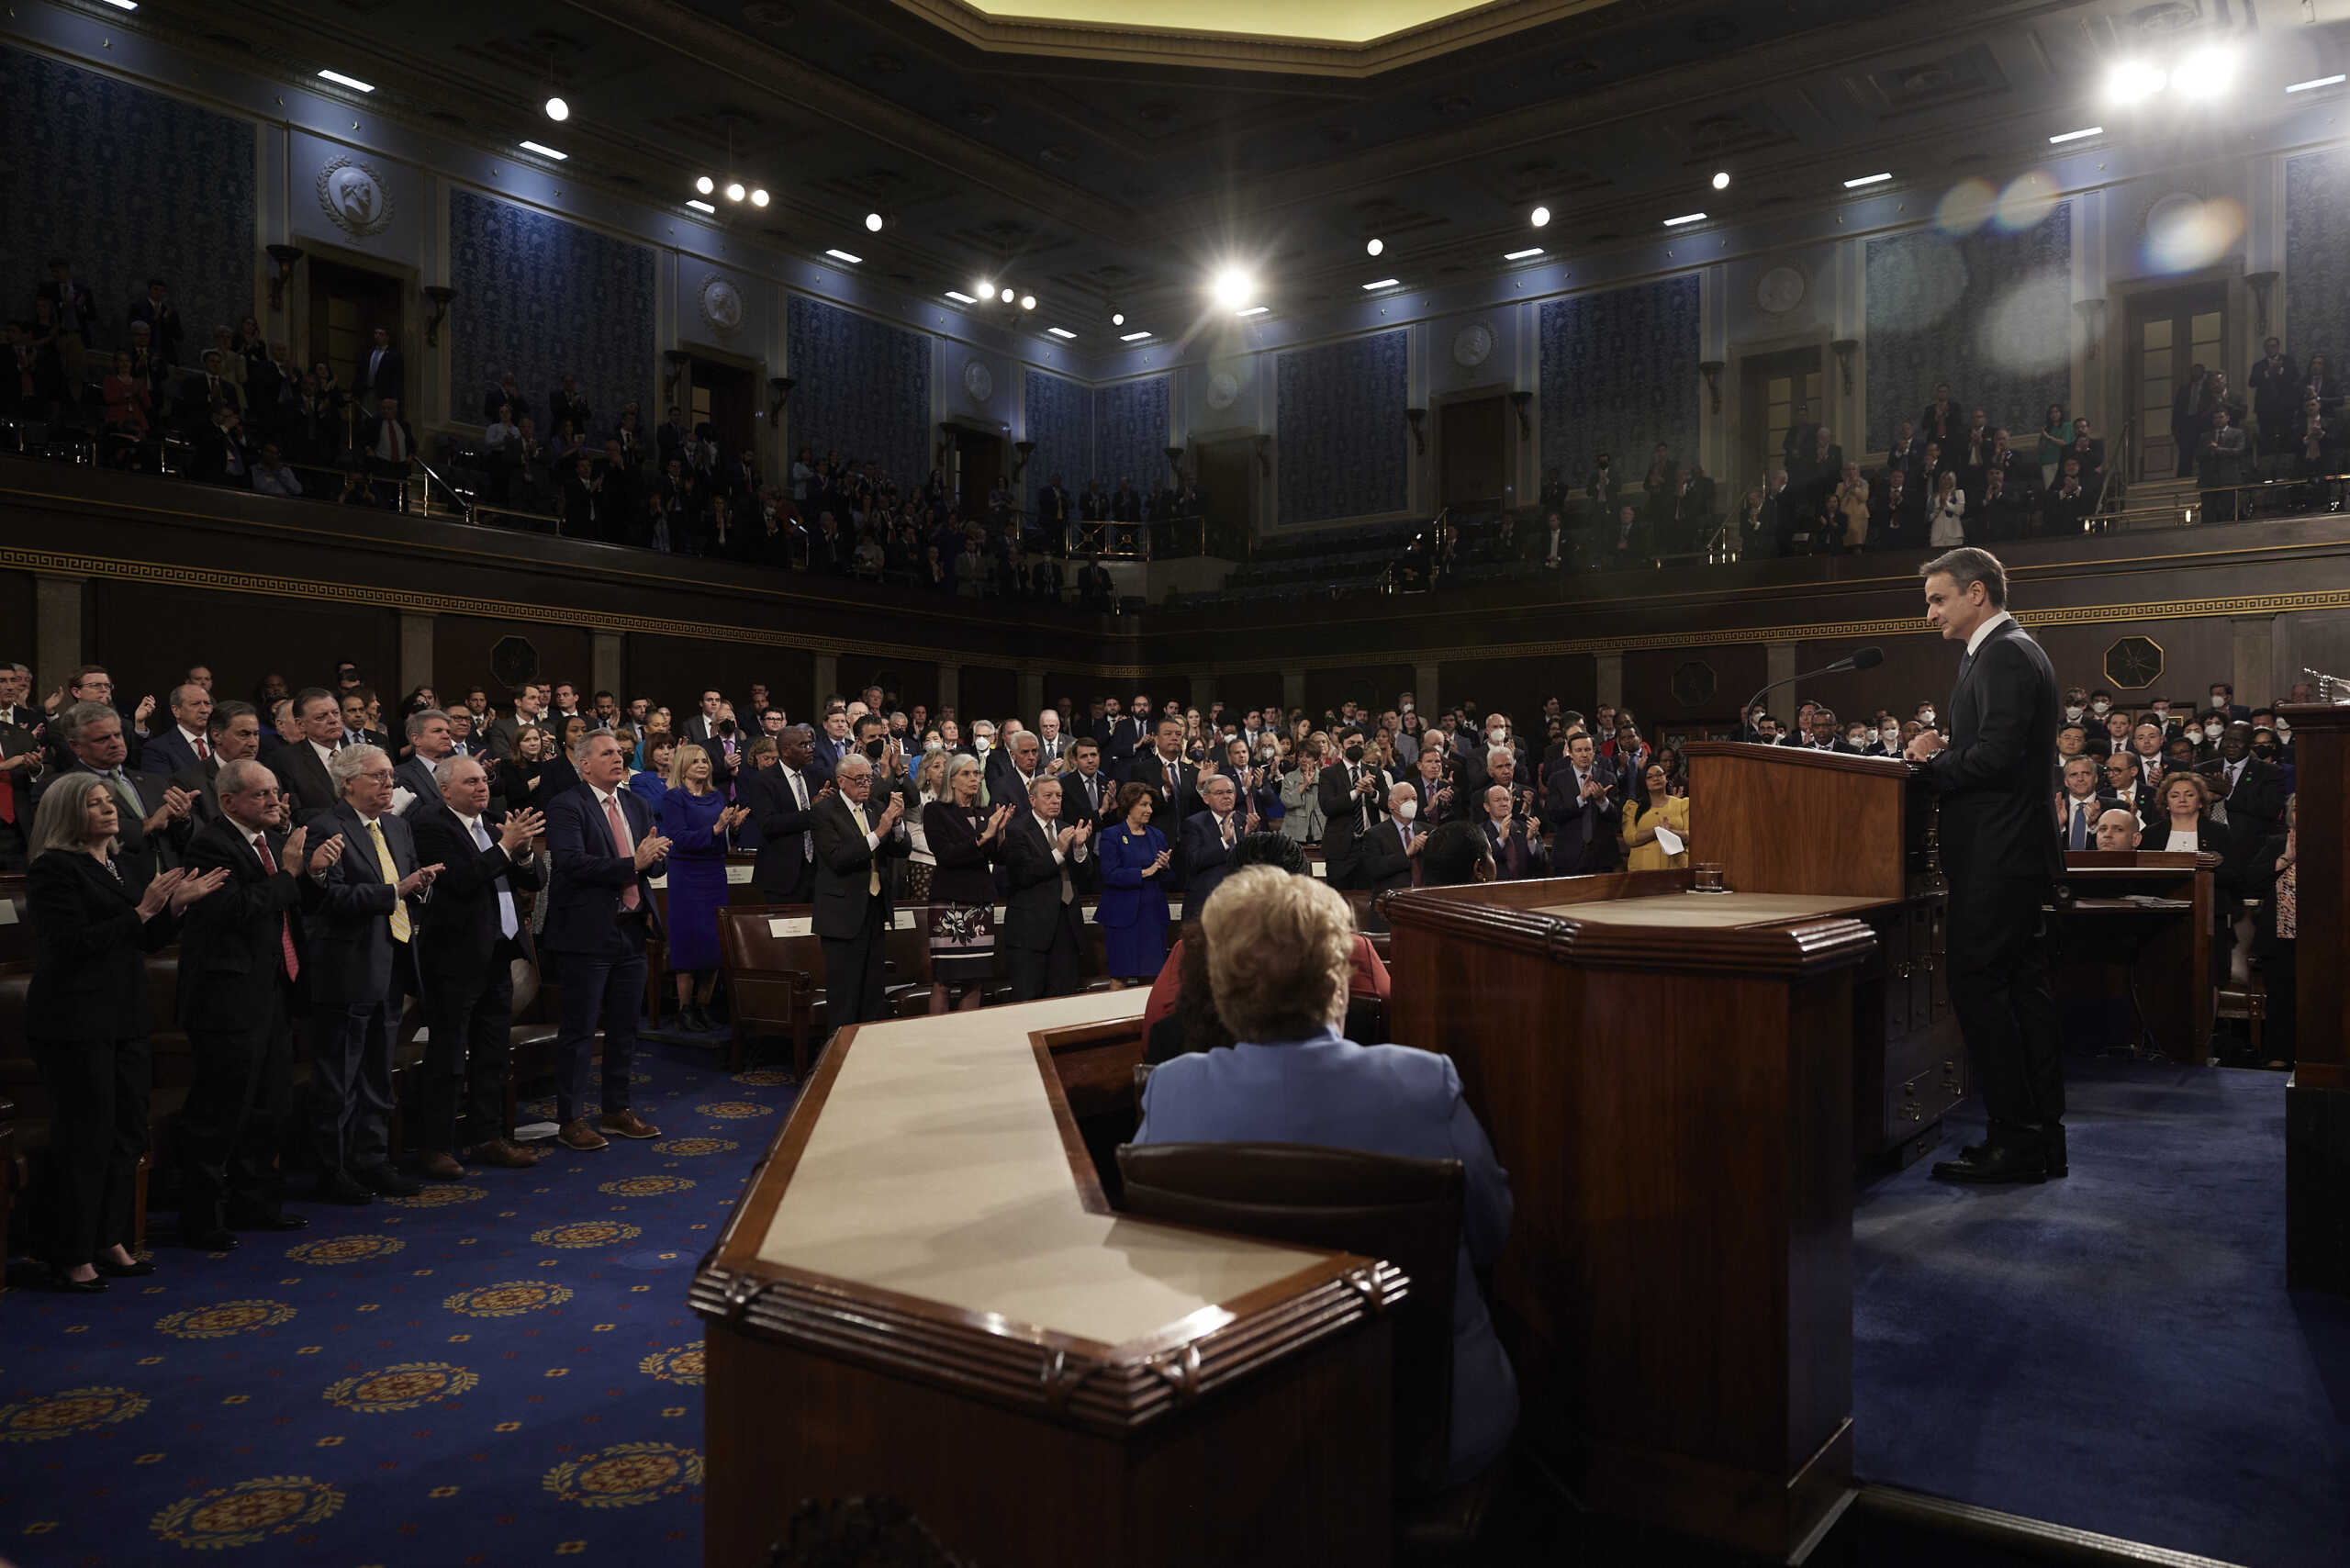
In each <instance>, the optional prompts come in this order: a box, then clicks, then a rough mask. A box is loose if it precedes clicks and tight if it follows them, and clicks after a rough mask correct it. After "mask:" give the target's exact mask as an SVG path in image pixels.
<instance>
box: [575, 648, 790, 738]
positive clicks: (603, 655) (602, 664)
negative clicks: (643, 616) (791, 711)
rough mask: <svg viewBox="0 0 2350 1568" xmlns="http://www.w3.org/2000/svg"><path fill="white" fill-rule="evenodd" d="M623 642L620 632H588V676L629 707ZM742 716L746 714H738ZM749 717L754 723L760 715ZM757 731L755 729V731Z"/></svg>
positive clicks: (598, 688)
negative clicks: (622, 651) (622, 650)
mask: <svg viewBox="0 0 2350 1568" xmlns="http://www.w3.org/2000/svg"><path fill="white" fill-rule="evenodd" d="M622 647H623V644H622V642H621V634H620V633H618V632H591V633H588V680H589V681H590V683H591V686H592V689H593V690H594V691H609V692H610V693H611V694H612V698H613V700H615V701H617V702H618V703H619V704H620V705H621V708H623V709H625V708H627V707H628V700H629V692H628V685H627V682H628V666H627V664H626V661H625V660H624V659H623V658H622V656H621V649H622ZM736 717H737V718H738V719H739V718H742V717H744V715H741V714H738V715H736ZM748 718H749V720H750V722H751V723H752V724H753V725H755V724H756V723H757V722H758V715H756V714H751V715H748ZM754 733H755V732H754Z"/></svg>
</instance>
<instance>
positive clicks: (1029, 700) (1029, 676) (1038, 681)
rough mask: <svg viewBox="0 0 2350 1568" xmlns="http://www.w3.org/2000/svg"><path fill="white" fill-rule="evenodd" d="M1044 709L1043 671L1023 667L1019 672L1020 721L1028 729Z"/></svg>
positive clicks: (1034, 725)
mask: <svg viewBox="0 0 2350 1568" xmlns="http://www.w3.org/2000/svg"><path fill="white" fill-rule="evenodd" d="M1043 711H1045V672H1044V671H1043V670H1040V669H1024V670H1022V671H1021V672H1020V722H1021V723H1023V724H1024V725H1025V726H1027V727H1028V728H1029V729H1032V730H1033V729H1035V727H1036V715H1037V714H1039V713H1041V712H1043Z"/></svg>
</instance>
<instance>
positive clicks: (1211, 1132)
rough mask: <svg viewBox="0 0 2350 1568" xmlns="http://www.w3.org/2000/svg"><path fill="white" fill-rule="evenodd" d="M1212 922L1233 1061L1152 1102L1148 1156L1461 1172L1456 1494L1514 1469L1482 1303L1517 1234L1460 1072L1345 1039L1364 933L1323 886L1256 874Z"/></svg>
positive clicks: (1436, 1060) (1421, 1056)
mask: <svg viewBox="0 0 2350 1568" xmlns="http://www.w3.org/2000/svg"><path fill="white" fill-rule="evenodd" d="M1226 885H1227V887H1228V888H1229V890H1231V893H1232V895H1233V896H1230V897H1225V898H1220V899H1217V900H1216V901H1215V902H1213V903H1211V904H1210V905H1209V906H1208V907H1207V908H1206V909H1205V910H1203V912H1202V920H1201V924H1202V927H1203V934H1204V935H1205V936H1206V938H1207V968H1208V980H1209V985H1210V989H1211V992H1212V994H1213V995H1214V1001H1215V1010H1216V1013H1217V1014H1218V1015H1219V1016H1220V1017H1221V1018H1222V1019H1223V1020H1224V1022H1225V1025H1226V1026H1227V1027H1228V1028H1229V1029H1230V1031H1231V1033H1232V1035H1233V1037H1234V1041H1235V1043H1234V1045H1233V1046H1232V1047H1231V1048H1230V1049H1229V1050H1219V1051H1210V1052H1207V1053H1205V1054H1203V1055H1186V1056H1181V1057H1178V1058H1175V1059H1174V1060H1172V1061H1169V1062H1165V1063H1162V1064H1161V1065H1160V1066H1159V1067H1158V1070H1156V1071H1154V1072H1153V1073H1152V1074H1151V1076H1150V1079H1149V1081H1148V1082H1147V1083H1146V1084H1145V1086H1144V1090H1143V1116H1142V1126H1141V1127H1140V1128H1139V1129H1138V1130H1137V1131H1136V1134H1135V1142H1136V1143H1137V1144H1155V1143H1207V1142H1217V1143H1221V1142H1250V1143H1256V1142H1268V1143H1310V1144H1317V1145H1320V1146H1323V1147H1326V1148H1353V1149H1360V1150H1363V1151H1365V1152H1368V1153H1372V1154H1392V1155H1401V1156H1406V1157H1411V1158H1418V1159H1458V1160H1460V1162H1461V1163H1462V1165H1463V1166H1464V1167H1465V1170H1466V1175H1467V1192H1466V1202H1465V1206H1464V1211H1463V1214H1462V1224H1461V1234H1460V1242H1461V1246H1460V1250H1461V1256H1460V1270H1459V1272H1458V1274H1457V1277H1456V1280H1455V1283H1454V1294H1453V1381H1452V1412H1451V1415H1452V1450H1451V1462H1450V1464H1449V1467H1448V1473H1447V1476H1446V1482H1447V1484H1459V1483H1460V1482H1463V1481H1466V1480H1469V1479H1470V1478H1472V1477H1473V1476H1475V1475H1477V1474H1479V1473H1482V1472H1483V1471H1484V1470H1485V1469H1486V1468H1488V1467H1489V1466H1491V1465H1492V1464H1493V1463H1494V1462H1495V1461H1496V1460H1498V1459H1499V1458H1500V1457H1501V1454H1502V1451H1503V1450H1504V1449H1505V1447H1506V1446H1507V1444H1508V1441H1509V1435H1510V1432H1511V1430H1512V1428H1515V1427H1516V1423H1517V1386H1516V1375H1515V1373H1514V1372H1512V1371H1511V1368H1510V1365H1509V1359H1508V1357H1507V1356H1506V1355H1505V1354H1504V1352H1503V1350H1502V1347H1501V1342H1500V1340H1499V1339H1498V1338H1496V1337H1495V1335H1494V1327H1493V1321H1492V1318H1491V1317H1490V1316H1488V1314H1487V1312H1486V1308H1485V1303H1484V1298H1483V1295H1482V1294H1480V1292H1479V1291H1478V1288H1477V1271H1478V1270H1479V1269H1481V1268H1487V1267H1490V1266H1491V1265H1492V1264H1493V1262H1494V1260H1495V1259H1496V1258H1497V1257H1498V1256H1499V1255H1500V1252H1501V1248H1502V1243H1503V1242H1504V1240H1505V1239H1506V1238H1507V1237H1508V1234H1509V1222H1510V1212H1511V1206H1512V1205H1511V1202H1510V1195H1509V1177H1508V1174H1507V1172H1505V1171H1504V1170H1502V1168H1501V1165H1500V1163H1499V1162H1498V1161H1497V1160H1495V1159H1494V1152H1493V1146H1492V1144H1491V1143H1489V1142H1488V1141H1487V1139H1486V1137H1485V1132H1484V1129H1483V1126H1480V1125H1479V1124H1478V1121H1477V1117H1476V1114H1475V1113H1474V1112H1472V1111H1471V1110H1470V1109H1469V1106H1468V1103H1467V1102H1466V1100H1465V1099H1464V1098H1463V1097H1462V1094H1461V1089H1460V1074H1459V1073H1458V1072H1457V1071H1455V1070H1454V1069H1453V1066H1452V1062H1451V1060H1450V1059H1449V1058H1446V1057H1442V1056H1438V1055H1436V1054H1435V1053H1433V1052H1427V1051H1415V1050H1411V1049H1409V1048H1408V1047H1400V1046H1386V1045H1380V1046H1360V1045H1357V1044H1355V1043H1354V1042H1352V1041H1350V1040H1348V1039H1346V1038H1345V1037H1343V1036H1341V1035H1340V1034H1339V1033H1338V1025H1339V1021H1340V1020H1341V1019H1342V1018H1343V1017H1344V1016H1345V1014H1346V1003H1347V975H1348V957H1347V955H1348V947H1349V945H1350V940H1351V938H1352V936H1353V935H1354V921H1353V918H1352V916H1351V915H1350V914H1349V913H1348V909H1347V902H1346V900H1345V899H1343V898H1341V897H1340V896H1339V895H1338V894H1337V892H1336V891H1335V890H1332V889H1330V888H1329V887H1327V886H1326V885H1324V884H1322V883H1320V882H1317V881H1315V879H1312V878H1310V877H1295V876H1289V875H1285V874H1283V873H1282V872H1281V871H1278V870H1275V869H1273V868H1270V867H1260V866H1251V867H1247V868H1243V869H1241V870H1239V871H1237V872H1235V873H1233V875H1232V877H1231V878H1230V879H1229V880H1228V882H1227V884H1226Z"/></svg>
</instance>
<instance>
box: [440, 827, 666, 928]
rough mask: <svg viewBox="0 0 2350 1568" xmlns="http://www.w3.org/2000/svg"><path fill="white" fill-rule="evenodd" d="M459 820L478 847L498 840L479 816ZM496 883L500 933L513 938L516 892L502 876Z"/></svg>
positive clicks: (516, 922)
mask: <svg viewBox="0 0 2350 1568" xmlns="http://www.w3.org/2000/svg"><path fill="white" fill-rule="evenodd" d="M457 820H458V821H459V822H461V823H464V824H465V836H466V837H467V838H470V839H472V840H473V841H474V847H475V848H476V849H480V850H487V849H488V848H489V847H490V846H492V845H494V844H496V843H497V842H498V841H497V839H496V838H495V837H494V836H493V835H492V834H490V832H489V830H488V829H487V827H485V826H483V825H482V820H481V819H480V818H479V817H469V816H466V815H465V814H464V812H459V813H458V814H457ZM621 822H622V823H623V824H625V823H626V822H627V819H626V818H622V819H621ZM495 885H496V887H497V889H498V935H501V936H504V937H506V938H508V939H509V940H511V939H512V938H513V935H514V934H515V932H517V931H519V930H520V929H521V926H520V923H519V922H518V921H516V920H515V918H514V894H513V893H512V891H511V890H509V889H508V887H507V885H506V879H505V878H503V877H500V878H499V879H498V881H497V883H496V884H495Z"/></svg>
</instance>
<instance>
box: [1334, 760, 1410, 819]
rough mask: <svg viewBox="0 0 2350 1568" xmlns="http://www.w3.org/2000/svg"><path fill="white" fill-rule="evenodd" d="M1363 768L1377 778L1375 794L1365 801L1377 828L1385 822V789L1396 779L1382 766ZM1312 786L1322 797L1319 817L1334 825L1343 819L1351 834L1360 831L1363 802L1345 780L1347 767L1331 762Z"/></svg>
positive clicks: (1340, 763) (1353, 787)
mask: <svg viewBox="0 0 2350 1568" xmlns="http://www.w3.org/2000/svg"><path fill="white" fill-rule="evenodd" d="M1362 767H1363V768H1364V769H1365V770H1366V771H1368V772H1371V773H1375V774H1377V775H1378V777H1379V790H1378V792H1377V793H1376V794H1373V795H1371V796H1369V797H1368V798H1367V800H1368V804H1369V806H1370V818H1371V823H1372V825H1374V826H1376V825H1377V824H1378V823H1382V822H1383V821H1385V820H1386V817H1387V790H1388V789H1389V787H1390V786H1391V785H1393V783H1394V782H1395V780H1394V779H1393V778H1392V777H1391V776H1390V775H1389V774H1388V772H1387V770H1386V769H1385V768H1383V767H1371V764H1370V763H1368V762H1366V763H1364V764H1362ZM1314 787H1315V790H1316V791H1317V792H1318V793H1319V795H1320V797H1321V801H1322V814H1323V815H1324V816H1325V817H1327V818H1328V819H1329V820H1330V821H1331V822H1332V823H1337V820H1338V819H1339V818H1340V817H1344V818H1346V819H1347V826H1348V831H1349V832H1350V833H1353V832H1360V830H1361V827H1362V822H1363V809H1362V808H1363V804H1364V801H1361V800H1358V798H1357V797H1356V795H1355V786H1354V785H1353V784H1352V783H1350V782H1348V778H1347V765H1346V764H1345V763H1344V762H1334V763H1331V764H1330V765H1329V766H1328V767H1325V768H1323V769H1322V777H1321V778H1319V779H1317V780H1316V781H1315V786H1314Z"/></svg>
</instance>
